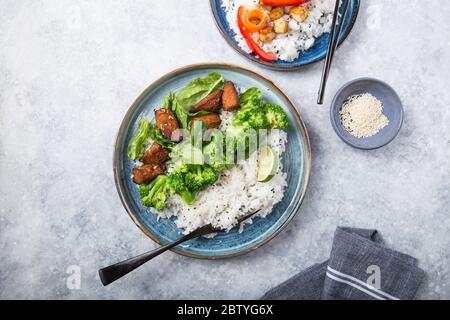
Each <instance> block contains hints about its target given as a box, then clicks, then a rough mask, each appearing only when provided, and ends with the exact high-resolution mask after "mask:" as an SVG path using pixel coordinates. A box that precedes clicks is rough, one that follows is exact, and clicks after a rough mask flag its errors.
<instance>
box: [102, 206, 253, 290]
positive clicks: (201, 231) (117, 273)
mask: <svg viewBox="0 0 450 320" xmlns="http://www.w3.org/2000/svg"><path fill="white" fill-rule="evenodd" d="M259 211H260V210H258V211H255V212H253V213H250V214H248V215H246V216H245V217H243V218H241V219H239V221H238V222H239V223H242V222H244V221H245V220H247V219H249V218H251V217H253V216H254V215H255V214H257V213H258V212H259ZM219 231H221V230H220V229H217V228H214V227H213V226H212V225H211V224H208V225H206V226H204V227H201V228H198V229H197V230H194V231H192V232H191V233H189V234H187V235H185V236H184V237H182V238H180V239H178V240H177V241H175V242H172V243H169V244H166V245H165V246H162V247H160V248H158V249H155V250H152V251H149V252H146V253H144V254H141V255H139V256H136V257H133V258H130V259H127V260H124V261H121V262H118V263H116V264H113V265H110V266H108V267H105V268H103V269H100V270H98V274H99V276H100V280H101V281H102V283H103V285H104V286H107V285H109V284H110V283H113V282H114V281H116V280H117V279H120V278H122V277H123V276H124V275H126V274H128V273H130V272H131V271H133V270H134V269H136V268H138V267H140V266H142V265H143V264H144V263H146V262H147V261H149V260H151V259H153V258H155V257H157V256H159V255H160V254H161V253H163V252H166V251H167V250H170V249H172V248H173V247H176V246H177V245H179V244H181V243H183V242H186V241H189V240H192V239H195V238H198V237H202V236H206V235H208V234H212V233H216V232H219Z"/></svg>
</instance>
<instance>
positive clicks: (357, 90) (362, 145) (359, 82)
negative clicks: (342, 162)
mask: <svg viewBox="0 0 450 320" xmlns="http://www.w3.org/2000/svg"><path fill="white" fill-rule="evenodd" d="M363 93H370V94H372V95H373V96H375V97H376V98H377V99H378V100H380V101H381V102H382V104H383V107H384V111H383V113H384V114H385V115H386V117H387V118H388V119H389V124H388V125H387V126H386V127H384V128H383V129H382V130H381V131H380V132H378V133H377V134H375V135H374V136H371V137H368V138H357V137H355V136H352V135H351V134H350V133H349V132H348V131H347V130H346V129H345V128H344V126H343V125H342V121H341V115H340V111H341V108H342V105H343V104H344V102H345V101H346V100H347V99H348V98H350V97H351V96H353V95H359V94H363ZM403 116H404V112H403V105H402V102H401V101H400V98H399V96H398V95H397V93H396V92H395V90H394V89H393V88H392V87H391V86H389V85H388V84H387V83H385V82H383V81H380V80H377V79H371V78H360V79H356V80H353V81H350V82H349V83H347V84H345V85H344V86H343V87H342V88H341V89H339V91H338V92H337V93H336V95H335V97H334V99H333V102H332V104H331V112H330V119H331V124H332V126H333V129H334V131H336V133H337V135H338V136H339V137H340V138H341V139H342V140H343V141H344V142H345V143H347V144H348V145H350V146H352V147H355V148H358V149H362V150H374V149H378V148H381V147H384V146H385V145H387V144H389V143H390V142H392V141H393V140H394V139H395V138H396V137H397V135H398V133H399V132H400V129H401V127H402V124H403Z"/></svg>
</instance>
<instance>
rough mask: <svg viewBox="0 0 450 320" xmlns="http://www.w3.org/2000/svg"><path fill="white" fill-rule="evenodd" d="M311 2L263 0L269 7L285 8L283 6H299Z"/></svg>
mask: <svg viewBox="0 0 450 320" xmlns="http://www.w3.org/2000/svg"><path fill="white" fill-rule="evenodd" d="M308 1H309V0H261V2H262V3H263V4H265V5H267V6H275V7H283V6H299V5H301V4H303V3H305V2H308Z"/></svg>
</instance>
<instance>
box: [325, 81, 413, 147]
mask: <svg viewBox="0 0 450 320" xmlns="http://www.w3.org/2000/svg"><path fill="white" fill-rule="evenodd" d="M363 81H371V82H377V83H379V84H381V85H383V86H384V87H386V88H387V89H388V90H390V91H391V93H392V94H393V96H395V97H396V98H397V99H398V101H399V102H400V104H399V105H400V111H401V112H400V118H399V122H398V123H397V124H396V126H397V127H396V129H395V130H396V133H395V135H393V136H392V137H391V138H389V139H387V140H386V141H385V142H383V143H382V144H380V145H378V146H375V147H364V146H361V145H356V144H353V143H351V142H350V141H348V140H347V139H346V137H344V136H343V135H342V133H341V132H340V130H339V129H338V126H341V127H342V123H340V122H339V123H336V121H335V117H334V112H335V111H336V108H338V107H337V106H336V100H337V99H338V98H339V97H340V95H341V94H342V92H343V91H344V90H346V89H347V88H348V87H350V86H351V85H353V84H355V83H358V82H363ZM347 98H348V97H347ZM404 118H405V110H404V108H403V104H402V100H401V99H400V96H399V95H398V93H397V91H395V89H394V88H393V87H392V86H391V85H389V84H388V83H387V82H385V81H383V80H380V79H377V78H370V77H361V78H357V79H354V80H351V81H349V82H347V83H345V84H344V85H343V86H342V87H341V88H339V90H338V91H337V92H336V94H335V95H334V98H333V101H332V102H331V105H330V122H331V126H332V127H333V129H334V131H335V132H336V134H337V135H338V137H339V138H341V140H342V141H344V142H345V143H346V144H347V145H349V146H351V147H353V148H356V149H359V150H365V151H371V150H378V149H381V148H383V147H385V146H387V145H388V144H390V143H391V142H392V141H394V140H395V139H396V138H397V137H398V135H399V133H400V130H401V129H402V127H403V121H404Z"/></svg>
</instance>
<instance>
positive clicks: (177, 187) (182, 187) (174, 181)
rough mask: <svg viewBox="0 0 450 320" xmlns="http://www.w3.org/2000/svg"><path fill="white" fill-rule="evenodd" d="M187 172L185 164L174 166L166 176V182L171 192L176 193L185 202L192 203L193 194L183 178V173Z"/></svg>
mask: <svg viewBox="0 0 450 320" xmlns="http://www.w3.org/2000/svg"><path fill="white" fill-rule="evenodd" d="M188 172H189V171H188V168H187V166H186V165H179V166H177V167H175V169H174V170H173V171H172V172H171V174H170V175H169V177H168V178H169V181H168V184H169V187H170V189H171V190H172V191H173V193H176V194H178V195H179V196H180V197H181V199H182V200H183V201H184V202H185V203H186V204H192V203H194V200H195V196H194V194H193V193H192V192H191V191H190V190H189V189H188V187H187V185H186V182H185V179H184V178H185V175H186V174H187V173H188Z"/></svg>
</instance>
